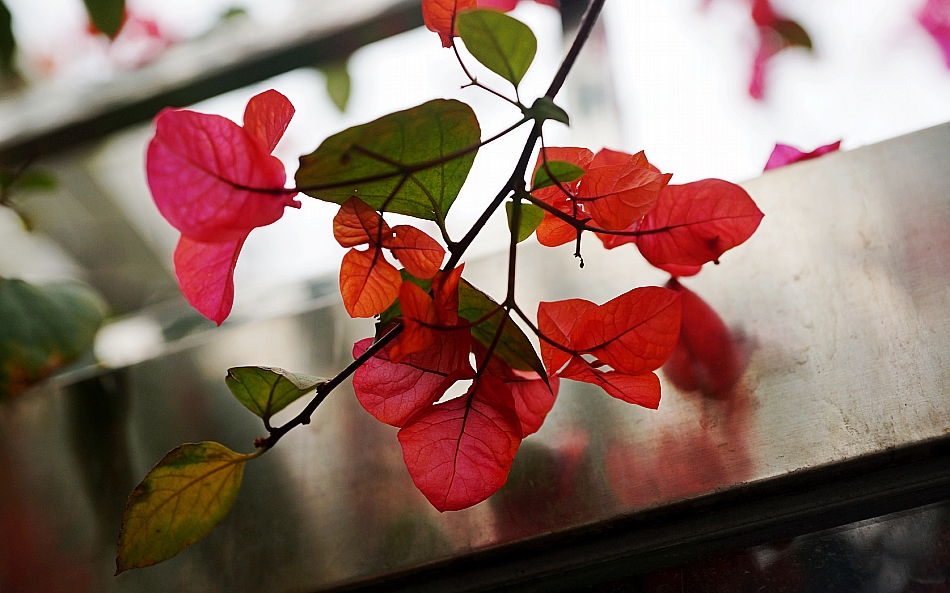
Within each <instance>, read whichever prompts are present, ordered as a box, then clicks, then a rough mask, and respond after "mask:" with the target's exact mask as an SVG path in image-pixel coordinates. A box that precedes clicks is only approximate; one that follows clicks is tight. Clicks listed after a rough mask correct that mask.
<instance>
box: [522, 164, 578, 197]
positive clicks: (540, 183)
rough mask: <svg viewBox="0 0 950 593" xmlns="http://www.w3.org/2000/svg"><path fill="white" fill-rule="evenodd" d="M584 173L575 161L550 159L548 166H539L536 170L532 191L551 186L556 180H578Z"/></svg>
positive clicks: (560, 181)
mask: <svg viewBox="0 0 950 593" xmlns="http://www.w3.org/2000/svg"><path fill="white" fill-rule="evenodd" d="M548 170H550V171H551V174H553V175H554V179H552V178H551V175H549V174H548ZM583 175H584V170H583V169H581V168H580V167H578V166H577V165H575V164H573V163H568V162H565V161H548V162H547V167H544V166H541V167H538V170H537V171H535V172H534V180H533V181H532V182H531V191H534V190H536V189H544V188H545V187H551V186H552V185H554V182H555V181H557V182H558V183H570V182H571V181H577V180H578V179H580V178H581V177H582V176H583Z"/></svg>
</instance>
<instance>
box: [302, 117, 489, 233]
mask: <svg viewBox="0 0 950 593" xmlns="http://www.w3.org/2000/svg"><path fill="white" fill-rule="evenodd" d="M480 139H481V130H480V128H479V126H478V120H477V119H476V118H475V113H474V112H473V111H472V109H471V108H470V107H469V106H468V105H466V104H464V103H461V102H459V101H454V100H444V99H436V100H434V101H429V102H428V103H423V104H422V105H419V106H418V107H413V108H412V109H407V110H406V111H398V112H396V113H391V114H389V115H386V116H383V117H381V118H379V119H377V120H375V121H372V122H369V123H367V124H363V125H359V126H356V127H353V128H349V129H348V130H344V131H343V132H340V133H339V134H336V135H333V136H330V137H329V138H327V139H326V140H324V141H323V143H322V144H321V145H320V147H319V148H317V150H316V151H314V152H313V153H311V154H309V155H305V156H302V157H300V168H299V169H298V170H297V175H296V180H297V186H298V187H300V188H301V191H303V192H304V193H306V194H307V195H310V196H313V197H314V198H318V199H320V200H325V201H328V202H335V203H337V204H343V203H344V202H346V200H348V199H349V198H350V197H351V196H354V195H355V196H359V198H360V199H361V200H363V201H364V202H366V203H367V204H369V205H370V206H371V207H372V208H374V209H375V210H379V211H386V212H395V213H398V214H407V215H409V216H415V217H417V218H424V219H427V220H439V219H440V218H444V216H445V214H446V213H447V212H448V211H449V208H450V207H451V206H452V203H453V202H454V201H455V198H456V197H458V193H459V191H460V190H461V188H462V184H463V183H465V179H466V178H467V177H468V173H469V171H470V170H471V168H472V163H473V162H474V160H475V153H476V152H477V151H476V150H475V149H472V147H474V146H476V145H477V144H478V142H479V140H480ZM466 149H471V150H466ZM443 159H447V160H445V162H441V161H442V160H443Z"/></svg>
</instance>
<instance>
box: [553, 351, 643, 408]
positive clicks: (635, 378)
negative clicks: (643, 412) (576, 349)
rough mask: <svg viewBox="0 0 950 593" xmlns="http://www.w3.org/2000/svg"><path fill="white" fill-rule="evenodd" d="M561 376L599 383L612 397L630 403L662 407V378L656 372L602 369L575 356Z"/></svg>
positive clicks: (594, 383)
mask: <svg viewBox="0 0 950 593" xmlns="http://www.w3.org/2000/svg"><path fill="white" fill-rule="evenodd" d="M561 378H563V379H571V380H573V381H583V382H584V383H591V384H592V385H597V386H598V387H600V388H601V389H603V390H604V391H605V392H606V393H607V394H608V395H610V396H611V397H615V398H617V399H619V400H621V401H625V402H627V403H628V404H636V405H638V406H643V407H644V408H650V409H651V410H655V409H657V408H659V407H660V378H659V377H657V376H656V373H654V372H650V371H648V372H645V373H641V374H639V375H627V374H624V373H619V372H617V371H601V370H599V369H596V368H594V367H593V366H592V365H591V364H590V363H588V362H587V361H586V360H584V359H583V358H580V357H579V356H575V357H574V358H572V359H571V362H570V363H569V364H568V365H567V367H565V369H564V370H563V371H562V372H561Z"/></svg>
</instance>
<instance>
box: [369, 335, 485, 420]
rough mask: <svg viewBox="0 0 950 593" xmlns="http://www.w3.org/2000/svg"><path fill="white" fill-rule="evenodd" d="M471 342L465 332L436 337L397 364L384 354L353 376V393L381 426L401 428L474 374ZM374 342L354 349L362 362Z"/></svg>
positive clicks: (387, 352)
mask: <svg viewBox="0 0 950 593" xmlns="http://www.w3.org/2000/svg"><path fill="white" fill-rule="evenodd" d="M470 343H471V338H470V337H469V333H468V331H466V330H456V331H447V332H436V335H435V343H434V344H433V345H432V346H431V347H430V348H426V349H425V350H422V351H420V352H415V353H413V354H410V355H409V356H407V357H406V358H404V359H403V360H402V362H399V363H395V362H393V361H392V358H391V357H390V355H389V351H390V350H391V349H389V348H384V349H383V350H382V351H380V352H379V353H378V354H377V355H376V356H374V357H372V358H370V359H369V361H367V362H366V364H364V365H363V366H361V367H360V368H358V369H356V372H355V373H353V390H354V391H355V392H356V399H357V400H359V402H360V404H361V405H362V406H363V408H364V409H365V410H366V411H367V412H369V413H370V414H372V415H373V416H375V417H376V419H377V420H379V421H380V422H385V423H386V424H391V425H393V426H403V425H404V424H405V423H406V420H408V419H409V418H410V417H411V416H412V415H414V414H415V413H417V412H418V411H420V410H422V409H423V408H425V407H426V406H428V405H430V404H433V403H435V402H436V401H437V400H438V399H439V398H440V397H442V395H443V394H444V393H445V390H446V389H448V388H449V386H451V385H452V384H453V383H455V382H456V381H459V380H462V379H471V378H472V377H473V376H474V374H475V371H474V370H473V369H472V365H471V363H470V362H469V352H470V351H471V347H470ZM372 344H373V339H372V338H366V339H365V340H360V341H359V342H357V343H356V344H355V345H354V346H353V358H358V357H359V356H361V355H362V354H363V353H364V352H366V349H367V348H369V347H370V346H371V345H372Z"/></svg>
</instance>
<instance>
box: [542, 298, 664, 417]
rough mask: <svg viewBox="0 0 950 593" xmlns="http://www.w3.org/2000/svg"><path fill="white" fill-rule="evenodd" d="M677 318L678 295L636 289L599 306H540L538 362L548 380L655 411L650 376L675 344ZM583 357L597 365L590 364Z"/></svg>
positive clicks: (573, 302)
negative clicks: (587, 387)
mask: <svg viewBox="0 0 950 593" xmlns="http://www.w3.org/2000/svg"><path fill="white" fill-rule="evenodd" d="M680 314H681V313H680V298H679V295H677V294H676V293H675V292H674V291H671V290H667V289H665V288H658V287H644V288H636V289H634V290H631V291H630V292H627V293H624V294H622V295H620V296H619V297H617V298H615V299H612V300H610V301H608V302H607V303H604V304H603V305H601V306H597V305H595V304H594V303H591V302H588V301H585V300H582V299H569V300H566V301H557V302H553V303H541V304H540V306H539V307H538V328H539V329H540V330H541V333H542V334H543V335H544V336H545V337H546V338H547V339H546V340H542V342H541V356H542V358H543V359H544V364H545V367H546V368H547V369H548V372H549V373H551V374H557V375H559V376H560V377H561V378H563V379H573V380H575V381H584V382H587V383H593V384H595V385H599V386H601V387H602V388H603V389H604V390H605V391H606V392H607V393H608V394H610V395H612V396H614V397H616V398H618V399H622V400H624V401H628V402H631V403H636V404H638V405H642V406H646V407H652V408H656V407H657V405H659V396H660V384H659V380H658V379H657V378H656V376H655V375H654V374H653V373H652V371H653V370H654V369H657V368H659V366H660V365H662V364H663V363H664V362H665V361H666V359H667V358H668V357H669V355H670V352H672V350H673V347H674V345H675V344H676V339H677V336H678V335H679V326H680ZM549 340H550V341H549ZM582 355H593V356H596V357H597V359H598V360H595V361H594V362H588V361H587V360H585V359H584V358H583V357H582ZM565 363H567V366H564V364H565ZM607 365H609V366H610V367H612V369H605V368H604V367H605V366H607ZM561 367H563V369H562V368H561Z"/></svg>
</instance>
